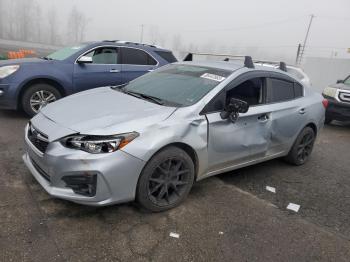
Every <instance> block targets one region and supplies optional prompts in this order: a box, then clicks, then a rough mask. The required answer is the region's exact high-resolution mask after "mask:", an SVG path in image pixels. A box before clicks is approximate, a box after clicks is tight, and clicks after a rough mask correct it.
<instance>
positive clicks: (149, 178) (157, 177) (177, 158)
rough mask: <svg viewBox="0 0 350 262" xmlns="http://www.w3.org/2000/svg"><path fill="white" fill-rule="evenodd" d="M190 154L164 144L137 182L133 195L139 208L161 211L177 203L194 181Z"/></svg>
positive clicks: (185, 195)
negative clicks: (165, 146) (164, 146)
mask: <svg viewBox="0 0 350 262" xmlns="http://www.w3.org/2000/svg"><path fill="white" fill-rule="evenodd" d="M194 170H195V168H194V164H193V161H192V159H191V157H190V156H189V155H188V154H187V153H186V152H185V151H184V150H182V149H180V148H177V147H173V146H172V147H167V148H165V149H163V150H161V151H160V152H158V153H157V154H156V155H155V156H153V157H152V158H151V160H150V161H149V162H148V163H147V164H146V166H145V168H144V169H143V171H142V173H141V176H140V178H139V182H138V185H137V192H136V198H137V201H138V203H139V204H141V206H142V207H144V208H146V209H148V210H150V211H152V212H160V211H164V210H167V209H170V208H173V207H175V206H177V205H179V204H180V203H181V202H182V201H183V200H184V199H185V198H186V197H187V195H188V193H189V192H190V190H191V187H192V185H193V182H194V176H195V171H194Z"/></svg>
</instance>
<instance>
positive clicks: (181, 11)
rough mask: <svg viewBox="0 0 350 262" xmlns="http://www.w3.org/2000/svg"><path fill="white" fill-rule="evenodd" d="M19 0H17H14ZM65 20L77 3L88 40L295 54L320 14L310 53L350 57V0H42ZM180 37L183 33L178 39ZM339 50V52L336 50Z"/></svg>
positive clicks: (263, 53) (207, 49)
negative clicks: (347, 50)
mask: <svg viewBox="0 0 350 262" xmlns="http://www.w3.org/2000/svg"><path fill="white" fill-rule="evenodd" d="M14 1H15V0H14ZM37 3H39V5H40V6H41V8H42V9H43V12H45V10H50V9H52V8H53V7H54V9H55V10H57V12H58V14H59V20H60V22H61V23H62V24H63V23H64V20H65V19H66V18H67V16H68V13H69V11H70V10H71V9H72V7H73V6H76V7H77V8H78V9H79V11H80V12H82V13H83V14H85V16H86V17H87V18H88V23H87V26H86V32H85V36H84V38H85V40H102V39H122V40H129V41H140V33H141V24H144V37H143V40H144V42H148V43H152V42H155V43H156V44H159V45H162V46H165V47H167V48H175V47H174V43H177V44H178V46H176V48H178V49H181V50H178V51H188V50H189V49H193V48H196V49H197V50H198V51H212V50H213V51H215V52H219V51H221V52H226V53H227V52H230V53H232V52H239V51H241V52H249V51H251V52H253V53H254V54H256V55H265V56H266V54H270V55H275V56H284V57H286V58H287V59H289V60H292V59H294V57H295V53H296V48H297V45H298V43H302V42H303V40H304V37H305V33H306V29H307V25H308V22H309V19H310V14H314V15H315V16H316V17H315V18H314V21H313V24H312V28H311V32H310V38H309V42H308V43H307V45H308V46H309V48H308V49H307V50H306V55H307V56H324V57H330V56H331V55H334V54H337V57H343V58H350V54H348V53H346V48H350V33H349V25H350V12H349V11H350V1H349V0H332V1H326V0H293V1H292V0H290V1H285V0H249V1H242V0H241V1H236V0H173V1H170V0H148V1H137V0H134V1H127V0H123V1H119V0H98V1H97V0H59V1H47V0H37ZM174 38H177V39H176V40H174ZM335 52H336V53H335Z"/></svg>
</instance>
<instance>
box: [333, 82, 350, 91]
mask: <svg viewBox="0 0 350 262" xmlns="http://www.w3.org/2000/svg"><path fill="white" fill-rule="evenodd" d="M329 86H330V87H334V88H338V89H345V90H350V85H346V84H344V83H339V84H333V85H329Z"/></svg>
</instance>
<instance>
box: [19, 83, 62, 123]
mask: <svg viewBox="0 0 350 262" xmlns="http://www.w3.org/2000/svg"><path fill="white" fill-rule="evenodd" d="M40 94H42V95H40ZM41 97H42V99H41ZM61 97H62V95H61V93H60V92H59V91H58V90H57V89H56V88H55V87H54V86H51V85H49V84H45V83H42V84H35V85H32V86H30V87H28V88H27V90H25V92H24V93H23V96H22V100H21V103H22V108H23V110H24V112H25V113H26V114H27V115H28V116H30V117H32V116H34V115H36V114H37V113H38V111H39V110H40V108H41V107H40V105H41V106H45V105H46V104H48V103H51V102H54V101H56V100H58V99H60V98H61ZM45 99H47V101H46V100H45ZM31 101H32V103H31ZM34 101H41V102H42V103H39V102H38V103H39V104H35V102H34ZM42 104H44V105H42ZM39 107H40V108H39ZM36 108H38V110H35V109H36Z"/></svg>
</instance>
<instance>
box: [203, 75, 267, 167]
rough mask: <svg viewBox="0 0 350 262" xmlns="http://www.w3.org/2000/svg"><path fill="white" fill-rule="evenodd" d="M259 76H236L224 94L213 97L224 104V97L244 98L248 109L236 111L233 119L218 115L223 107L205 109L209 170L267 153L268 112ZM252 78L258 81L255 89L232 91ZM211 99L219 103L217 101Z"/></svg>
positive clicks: (227, 98) (234, 164) (256, 157)
mask: <svg viewBox="0 0 350 262" xmlns="http://www.w3.org/2000/svg"><path fill="white" fill-rule="evenodd" d="M262 76H263V75H256V74H253V73H252V74H249V75H245V76H244V77H241V78H239V79H236V80H234V81H233V82H231V83H230V84H228V85H227V86H226V88H225V90H223V91H222V92H223V94H221V95H218V96H217V97H216V98H214V100H215V99H221V100H222V104H226V101H229V99H230V98H231V97H234V98H237V99H240V100H243V101H246V102H247V103H248V104H249V106H250V107H249V110H248V112H246V113H241V114H240V115H239V118H238V119H237V121H236V122H235V123H232V122H231V121H230V120H229V119H222V118H221V116H220V112H221V111H222V109H219V108H217V109H219V110H217V112H210V111H209V112H208V113H206V117H207V120H208V125H209V135H208V164H209V166H210V169H209V170H208V171H209V173H210V172H215V171H225V170H230V168H233V167H234V166H238V165H241V164H245V163H248V162H250V161H254V160H256V159H259V158H263V157H264V156H265V155H266V154H267V152H268V148H269V145H270V140H271V133H270V130H271V128H270V127H271V119H270V114H271V112H270V111H269V106H268V105H264V103H265V102H264V100H265V87H264V81H265V79H264V78H263V77H262ZM253 79H254V81H253V82H255V83H257V86H256V88H257V89H258V91H255V93H254V92H251V93H250V92H245V91H244V92H234V90H239V89H241V90H248V89H249V85H247V84H246V83H247V81H249V80H253ZM259 84H260V86H259ZM243 85H245V86H243ZM235 88H236V89H235ZM210 103H214V104H216V105H219V104H220V102H218V101H211V102H210Z"/></svg>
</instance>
